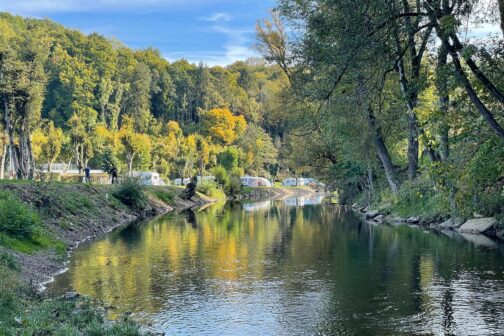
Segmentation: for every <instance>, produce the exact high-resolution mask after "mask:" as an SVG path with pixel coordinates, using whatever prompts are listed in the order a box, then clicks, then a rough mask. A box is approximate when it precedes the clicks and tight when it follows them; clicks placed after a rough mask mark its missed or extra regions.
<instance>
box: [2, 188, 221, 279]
mask: <svg viewBox="0 0 504 336" xmlns="http://www.w3.org/2000/svg"><path fill="white" fill-rule="evenodd" d="M2 192H3V193H9V194H11V195H13V196H14V197H16V198H18V199H19V200H20V201H21V202H22V203H23V204H24V205H26V206H27V211H33V215H34V216H37V217H38V218H40V225H39V227H38V228H37V235H36V236H35V237H33V238H32V237H31V238H30V239H26V238H21V237H11V236H7V235H2V236H1V237H0V252H4V253H8V254H10V255H12V256H13V257H14V258H15V259H16V260H17V261H18V263H19V266H20V269H21V276H22V278H23V279H25V280H26V281H27V282H28V283H31V284H33V285H36V284H44V283H47V282H48V281H50V280H51V278H52V276H53V275H55V274H57V273H59V272H61V271H63V270H64V268H65V262H66V260H67V257H68V254H69V253H70V252H71V251H72V250H73V249H75V248H76V247H77V246H78V245H79V244H80V243H82V242H83V241H87V240H92V239H96V238H100V237H102V236H104V235H106V234H107V233H109V232H111V231H112V230H114V229H115V228H117V227H120V226H123V225H127V224H129V223H131V222H133V221H135V220H139V219H141V218H143V217H145V216H154V215H159V214H163V213H166V212H169V211H173V210H184V209H187V208H192V207H197V206H202V205H205V204H208V203H211V202H212V200H211V199H209V198H207V197H205V196H204V195H201V194H198V195H197V196H195V197H194V198H193V200H190V201H185V200H182V199H181V198H180V197H179V194H180V193H181V192H182V189H180V188H175V187H149V188H146V190H145V194H146V195H147V204H146V206H145V207H144V208H143V209H133V208H131V207H128V206H127V205H125V204H123V203H121V202H120V201H119V200H118V199H117V198H115V197H114V196H113V194H114V187H112V186H93V185H84V184H63V183H32V182H3V183H1V184H0V193H2Z"/></svg>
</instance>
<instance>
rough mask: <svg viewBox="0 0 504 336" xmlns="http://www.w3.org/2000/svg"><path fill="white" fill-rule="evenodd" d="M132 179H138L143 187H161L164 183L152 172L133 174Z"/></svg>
mask: <svg viewBox="0 0 504 336" xmlns="http://www.w3.org/2000/svg"><path fill="white" fill-rule="evenodd" d="M133 177H135V178H138V179H139V180H140V183H142V184H143V185H152V186H162V185H165V183H164V181H163V180H162V179H161V178H160V177H159V174H158V173H153V172H133Z"/></svg>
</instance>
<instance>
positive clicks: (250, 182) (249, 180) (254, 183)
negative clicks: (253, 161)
mask: <svg viewBox="0 0 504 336" xmlns="http://www.w3.org/2000/svg"><path fill="white" fill-rule="evenodd" d="M241 181H242V186H244V187H250V188H257V187H268V188H269V187H271V186H272V185H271V182H270V181H269V180H268V179H266V178H264V177H253V176H243V177H242V178H241Z"/></svg>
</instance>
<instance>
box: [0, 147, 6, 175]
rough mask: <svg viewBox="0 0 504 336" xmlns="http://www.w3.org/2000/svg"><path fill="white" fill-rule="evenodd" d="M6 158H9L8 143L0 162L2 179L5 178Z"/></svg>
mask: <svg viewBox="0 0 504 336" xmlns="http://www.w3.org/2000/svg"><path fill="white" fill-rule="evenodd" d="M6 158H7V145H4V147H3V155H2V161H1V162H0V180H3V179H5V159H6Z"/></svg>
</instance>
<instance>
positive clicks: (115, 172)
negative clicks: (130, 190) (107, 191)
mask: <svg viewBox="0 0 504 336" xmlns="http://www.w3.org/2000/svg"><path fill="white" fill-rule="evenodd" d="M110 175H111V176H112V184H115V183H117V168H116V166H113V167H112V169H111V170H110Z"/></svg>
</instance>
